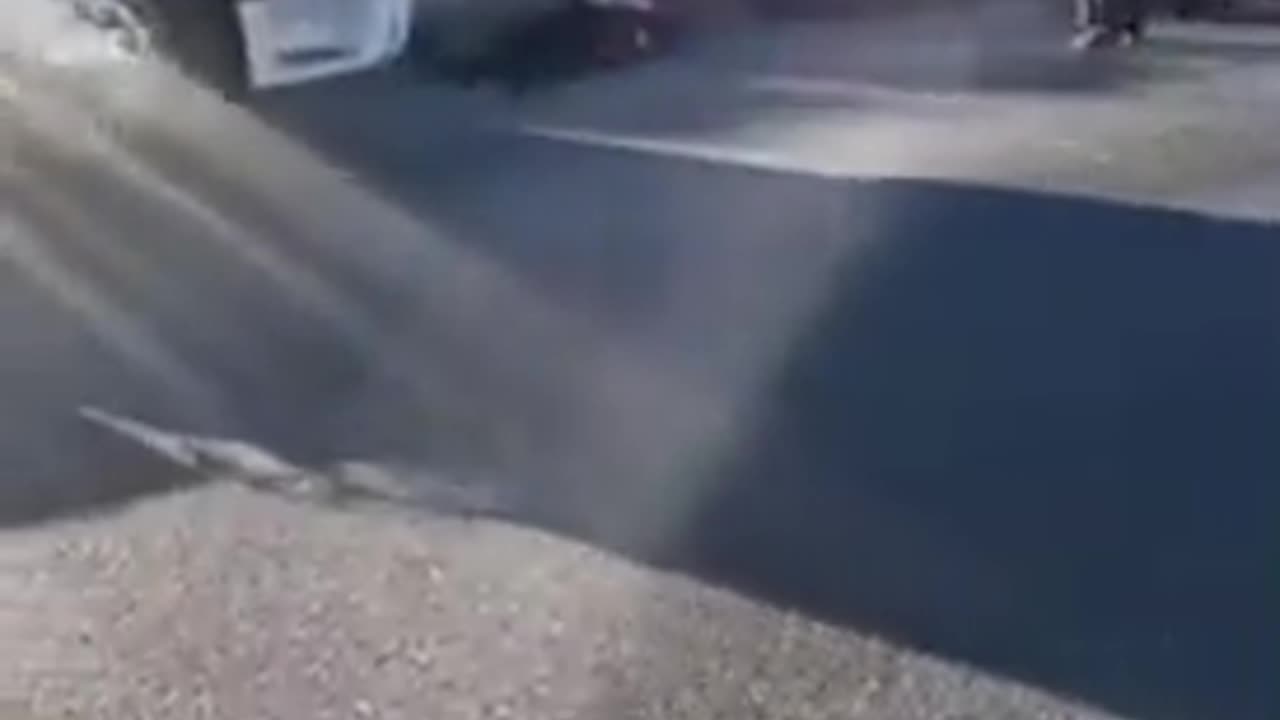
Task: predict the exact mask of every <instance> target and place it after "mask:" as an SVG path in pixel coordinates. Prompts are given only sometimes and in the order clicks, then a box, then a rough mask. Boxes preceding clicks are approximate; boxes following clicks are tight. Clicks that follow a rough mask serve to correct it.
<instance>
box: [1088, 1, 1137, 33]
mask: <svg viewBox="0 0 1280 720" xmlns="http://www.w3.org/2000/svg"><path fill="white" fill-rule="evenodd" d="M1075 4H1076V25H1078V26H1079V27H1091V26H1102V27H1109V28H1115V29H1129V30H1136V29H1140V28H1141V27H1142V25H1143V23H1144V22H1145V21H1146V17H1147V3H1146V0H1075Z"/></svg>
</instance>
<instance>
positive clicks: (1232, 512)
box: [0, 11, 1280, 720]
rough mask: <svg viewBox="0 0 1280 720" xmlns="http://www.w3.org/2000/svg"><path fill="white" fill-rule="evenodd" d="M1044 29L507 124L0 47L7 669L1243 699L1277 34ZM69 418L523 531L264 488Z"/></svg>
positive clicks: (928, 42) (1212, 708) (326, 709)
mask: <svg viewBox="0 0 1280 720" xmlns="http://www.w3.org/2000/svg"><path fill="white" fill-rule="evenodd" d="M1058 40H1059V38H1058V37H1057V32H1056V30H1054V29H1052V28H1049V27H1047V26H1044V25H1042V24H1040V21H1039V19H1038V18H1035V17H1033V16H1031V15H1027V16H1025V17H1017V18H1013V19H1011V16H1009V15H1008V14H1006V13H1005V12H1003V11H1001V12H994V11H993V12H990V13H978V14H976V15H972V16H966V19H964V20H961V19H959V18H957V17H954V16H952V17H946V16H939V15H924V16H919V17H911V18H905V19H893V18H885V19H877V20H876V21H874V22H870V21H868V22H865V23H863V24H845V25H842V24H831V23H829V24H826V25H821V26H818V25H798V26H793V27H788V28H779V27H769V28H756V29H744V30H743V31H741V32H735V33H732V34H729V35H726V36H724V37H719V38H714V39H710V40H708V41H706V42H705V43H700V44H698V45H696V46H693V47H689V48H686V49H685V50H684V51H683V53H682V54H681V55H680V56H678V57H675V58H672V59H671V60H669V61H666V62H662V63H658V64H654V65H651V66H648V67H644V68H637V69H635V70H631V71H627V72H625V73H621V74H616V75H612V76H607V77H599V78H593V79H588V80H585V81H582V82H578V83H575V84H572V85H570V86H566V87H563V88H559V89H556V90H554V91H549V92H547V93H546V94H541V95H535V96H532V97H530V98H528V99H525V100H523V101H518V102H517V101H513V100H510V99H507V98H503V97H501V96H499V95H497V94H493V93H489V92H487V91H483V90H482V91H477V92H473V93H460V92H457V91H454V90H450V89H447V88H441V87H433V86H424V85H422V84H421V83H420V82H416V81H415V80H414V79H413V78H412V77H410V73H409V71H408V70H406V71H404V72H401V73H397V74H391V75H388V76H383V77H375V78H366V79H362V80H358V81H352V82H349V83H340V84H336V85H331V86H328V87H316V88H312V89H308V90H305V91H299V92H293V93H289V94H284V95H280V96H277V97H274V98H271V99H268V100H264V101H262V102H260V103H258V104H257V105H256V106H254V107H251V108H245V109H236V108H231V107H228V106H226V105H225V104H223V103H221V102H219V101H217V100H216V99H214V98H211V97H209V96H208V95H207V94H206V93H203V92H202V91H200V90H199V89H195V88H189V87H185V86H183V85H182V84H181V83H179V82H177V81H175V80H174V79H173V78H169V77H166V76H164V75H163V74H157V75H155V76H154V77H153V76H152V74H150V73H139V74H128V75H127V77H126V75H125V74H124V73H123V72H122V71H120V70H119V68H116V67H114V66H113V65H111V64H110V63H105V64H96V63H86V62H71V61H64V62H63V64H62V65H60V66H58V67H50V66H49V65H48V64H47V63H40V62H34V61H33V60H32V59H31V53H30V47H25V48H24V50H23V52H17V53H14V54H12V55H8V54H7V55H6V56H5V60H4V74H3V75H2V76H0V99H2V100H3V112H4V124H3V128H4V130H3V131H4V138H3V139H4V144H3V147H2V148H0V149H2V150H3V152H4V157H5V164H4V166H3V168H4V175H3V176H2V180H0V182H3V184H4V190H5V191H4V193H3V195H2V197H3V200H2V202H3V205H0V207H2V208H3V216H0V217H3V223H4V224H3V226H0V229H2V234H0V238H3V241H2V243H0V253H3V255H2V257H3V258H4V262H3V264H0V271H2V272H4V274H5V279H4V282H3V283H0V288H2V289H0V293H3V295H4V297H3V299H0V323H2V327H3V328H4V329H5V331H4V332H3V333H0V343H3V346H2V347H0V385H2V386H3V388H4V397H5V399H6V410H7V412H6V413H5V415H4V418H3V423H4V424H3V427H2V428H0V454H3V463H2V466H3V467H4V468H5V479H6V482H5V484H4V492H5V497H4V502H3V508H4V512H5V521H6V524H7V525H8V526H9V528H10V529H8V530H6V531H5V533H6V536H7V537H6V541H5V548H4V551H3V556H4V557H3V561H2V562H0V568H3V572H4V573H5V579H4V580H3V582H4V583H5V585H6V588H7V590H6V594H7V595H9V596H11V597H12V600H10V601H9V602H8V603H7V607H4V608H3V609H2V610H0V632H4V633H7V634H8V635H7V636H8V637H12V638H13V640H12V642H10V643H9V644H8V645H7V647H13V648H21V650H18V651H15V652H11V653H10V657H11V660H10V666H9V667H8V668H6V667H5V665H3V664H0V690H8V691H9V695H12V696H13V697H14V698H15V702H17V701H22V705H23V706H24V709H22V710H19V711H15V712H27V713H28V714H29V715H31V716H33V717H37V718H43V717H55V716H56V717H67V716H69V717H121V718H125V717H139V716H145V713H155V714H160V715H161V716H167V717H272V716H275V717H285V718H292V717H325V716H328V717H340V718H348V717H423V716H430V717H459V718H463V717H503V716H508V717H572V718H596V717H626V716H636V717H664V718H670V717H715V716H716V714H717V713H718V714H719V715H721V716H724V717H739V716H744V717H750V716H752V714H753V713H754V715H755V716H759V717H771V718H773V717H777V718H781V717H830V718H845V717H861V718H910V717H920V718H926V717H927V718H937V717H947V718H965V717H1016V718H1032V717H1106V716H1107V715H1105V714H1104V713H1108V712H1114V713H1116V714H1118V715H1120V716H1126V717H1136V718H1143V719H1144V720H1145V719H1147V718H1150V719H1152V720H1163V719H1165V718H1178V719H1180V718H1200V717H1233V718H1269V717H1274V715H1275V713H1276V709H1277V702H1276V698H1275V696H1274V692H1273V691H1272V690H1271V689H1270V687H1271V685H1270V683H1269V682H1268V680H1269V678H1270V675H1269V674H1268V669H1269V668H1274V667H1275V663H1276V661H1277V658H1276V651H1275V649H1274V646H1273V644H1271V643H1268V642H1266V637H1265V633H1263V632H1261V629H1262V628H1266V627H1271V626H1274V614H1275V611H1274V608H1276V607H1280V597H1277V582H1276V576H1275V572H1274V568H1275V562H1276V559H1277V558H1276V555H1275V550H1274V548H1276V547H1280V544H1277V539H1278V538H1277V537H1276V533H1277V531H1276V528H1278V527H1280V522H1277V517H1276V515H1277V507H1278V505H1277V502H1276V493H1275V491H1274V490H1273V489H1272V488H1273V482H1272V480H1271V478H1272V477H1274V475H1275V471H1276V470H1277V469H1278V468H1280V456H1277V453H1276V451H1275V450H1274V449H1273V448H1274V443H1273V442H1272V440H1271V437H1270V436H1271V434H1272V432H1271V429H1272V428H1274V427H1276V426H1277V425H1278V423H1280V382H1278V380H1280V375H1278V374H1277V371H1276V369H1275V368H1277V367H1280V364H1277V362H1276V361H1277V360H1280V358H1277V357H1275V355H1276V353H1277V348H1280V344H1277V342H1276V340H1277V339H1280V338H1278V337H1277V329H1278V328H1277V323H1276V320H1275V313H1274V309H1275V307H1276V306H1277V305H1276V301H1277V300H1278V299H1280V298H1277V291H1276V290H1275V289H1274V288H1275V283H1274V278H1275V273H1276V270H1277V269H1278V265H1277V264H1278V262H1280V256H1278V255H1277V253H1280V250H1277V246H1276V245H1275V242H1274V241H1275V239H1276V230H1275V226H1274V224H1273V223H1274V213H1275V211H1274V208H1275V207H1276V205H1275V202H1274V198H1275V196H1276V193H1277V191H1280V134H1277V133H1276V132H1275V130H1276V129H1277V127H1276V125H1277V123H1276V121H1275V118H1277V117H1280V112H1277V110H1280V84H1277V83H1276V82H1275V80H1274V78H1272V76H1273V75H1274V74H1275V70H1276V69H1277V67H1278V66H1280V34H1277V33H1276V32H1274V31H1271V30H1268V29H1266V28H1248V27H1208V26H1193V27H1181V28H1161V29H1159V30H1158V32H1157V33H1156V36H1155V38H1154V39H1153V42H1152V44H1151V46H1150V47H1149V48H1147V49H1144V50H1143V51H1142V52H1141V53H1138V54H1135V55H1133V56H1110V57H1101V58H1095V59H1083V58H1079V57H1076V56H1072V55H1069V54H1066V53H1065V52H1063V51H1061V50H1060V43H1059V42H1058ZM37 47H39V44H38V43H37ZM68 53H69V51H68ZM60 57H61V56H60ZM46 59H47V58H46ZM357 98H358V99H359V102H356V101H355V100H354V99H357ZM85 406H92V407H96V408H102V409H105V410H108V411H110V412H113V413H118V414H120V415H122V416H127V417H132V418H137V419H139V420H142V421H145V422H147V423H150V424H152V425H155V426H157V427H160V428H164V429H167V430H172V431H178V432H185V433H194V434H197V435H209V436H219V437H229V438H235V439H239V440H243V441H246V442H249V443H252V444H254V445H256V446H258V447H260V448H263V449H266V450H269V451H271V452H273V453H276V454H278V455H280V456H282V457H284V458H287V459H288V460H289V461H291V462H294V463H297V464H299V465H301V466H305V467H307V468H311V469H314V471H315V472H317V473H322V474H323V473H332V472H337V471H338V469H340V468H342V467H350V464H351V463H353V462H358V463H364V464H372V465H375V466H377V467H380V468H383V469H385V470H387V471H388V472H389V473H390V474H391V475H393V476H394V477H395V478H396V479H397V481H398V482H400V483H401V484H402V485H408V486H414V485H432V484H438V483H452V484H458V485H462V486H466V487H478V488H483V489H484V490H485V492H484V493H482V494H483V496H484V497H486V498H489V500H486V503H489V505H488V507H489V509H495V508H496V511H497V512H496V514H498V515H501V516H503V517H504V518H506V520H503V521H496V520H481V519H470V520H468V519H465V518H462V519H459V518H454V517H451V516H441V515H440V514H439V513H432V512H430V511H424V510H423V509H422V508H420V507H417V506H410V505H405V504H397V503H395V502H389V501H374V502H368V503H360V504H357V505H356V506H343V507H334V506H329V505H325V504H318V503H314V502H306V501H302V502H298V501H293V500H289V499H288V498H283V497H275V496H272V495H269V494H261V493H255V492H251V491H250V490H249V489H248V488H246V487H245V486H244V485H243V484H240V483H237V482H236V480H237V478H236V477H234V475H235V474H234V473H231V474H230V476H229V475H228V474H227V473H221V474H219V473H214V474H213V475H212V476H211V475H210V474H209V473H187V472H182V471H180V470H179V469H177V468H175V467H173V466H171V465H169V464H167V463H165V462H162V461H161V460H160V459H158V458H155V457H152V456H151V455H149V454H147V453H146V452H144V451H142V450H141V449H139V448H138V447H136V446H134V445H131V444H129V443H125V442H121V441H120V439H119V438H116V437H113V436H111V435H109V434H107V433H103V432H102V431H101V429H99V428H95V427H93V426H91V425H89V424H87V423H85V422H83V420H82V419H81V417H80V416H79V415H78V414H77V410H78V409H80V408H82V407H85ZM508 520H514V521H515V524H514V525H512V524H509V523H508V522H507V521H508ZM522 525H523V526H525V527H523V528H521V527H520V526H522ZM557 538H558V539H557ZM37 617H38V618H39V623H35V624H33V623H34V618H37ZM31 698H34V701H33V702H26V701H27V700H29V699H31ZM95 703H97V705H95ZM15 707H18V706H17V705H15Z"/></svg>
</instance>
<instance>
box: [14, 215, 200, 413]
mask: <svg viewBox="0 0 1280 720" xmlns="http://www.w3.org/2000/svg"><path fill="white" fill-rule="evenodd" d="M17 217H18V216H17V214H16V213H13V212H11V211H8V210H6V211H5V217H4V218H3V224H0V257H3V258H4V259H5V260H7V261H9V262H11V263H13V264H14V265H16V266H17V267H18V268H19V269H20V270H21V271H22V272H23V273H24V274H25V275H26V276H27V277H28V278H29V279H31V280H32V281H34V282H35V283H36V284H37V285H38V286H39V287H41V288H43V289H44V290H45V291H46V292H48V293H49V294H50V295H51V296H52V297H53V298H54V299H55V300H56V301H57V302H58V303H59V304H61V305H62V306H63V307H64V308H65V309H67V310H69V311H71V312H73V313H75V314H77V315H79V316H81V317H82V318H83V319H84V321H85V324H86V326H87V327H89V328H90V329H91V330H92V331H93V332H94V333H95V334H96V335H97V336H98V338H99V339H100V340H101V341H102V342H104V343H105V344H106V345H107V346H108V347H111V348H112V349H113V350H115V351H116V352H117V353H119V354H120V355H121V356H122V357H124V358H126V359H128V360H129V361H131V362H133V363H136V364H137V366H138V367H139V368H141V369H142V370H144V371H145V372H148V373H152V374H154V375H155V377H157V378H158V379H160V380H161V382H163V383H165V384H166V385H167V386H169V387H170V388H172V389H174V390H176V391H178V392H180V393H181V394H182V395H183V396H185V397H186V398H187V400H188V403H189V404H190V405H192V406H193V407H192V409H196V408H199V407H204V408H211V407H216V405H217V400H216V399H215V397H214V396H213V394H212V393H211V392H210V391H209V389H208V388H207V387H204V385H203V383H202V381H201V380H200V379H199V378H198V376H197V375H196V374H195V373H194V372H193V371H192V370H191V368H189V367H188V366H186V365H185V364H184V363H183V362H182V361H181V360H180V359H179V358H177V357H175V356H174V355H173V354H172V353H170V352H169V350H168V349H167V348H166V347H165V346H164V344H163V343H162V342H161V341H160V340H159V339H158V338H156V337H155V336H154V335H153V334H152V333H151V332H150V331H149V330H148V329H147V328H146V327H144V326H143V325H141V324H140V323H138V322H136V321H135V319H134V318H133V317H131V316H130V314H129V313H127V312H124V311H122V310H121V309H120V308H119V307H117V306H115V305H114V304H113V303H111V302H110V301H109V300H108V299H107V298H106V297H104V296H103V295H102V294H101V293H99V292H97V291H96V290H95V289H94V288H93V287H92V286H91V285H90V283H89V282H87V281H86V280H85V279H84V278H83V277H81V276H80V275H79V274H77V273H76V272H75V271H73V270H71V269H70V268H68V267H67V266H66V265H65V264H63V263H62V262H61V261H59V260H58V259H57V258H55V257H53V256H52V255H51V254H50V253H48V252H46V251H45V250H44V249H42V248H41V247H40V246H39V245H38V244H36V243H35V242H32V238H35V237H38V236H37V234H36V233H35V232H34V229H33V228H31V227H23V226H22V225H20V224H19V221H18V219H17ZM192 401H196V402H192Z"/></svg>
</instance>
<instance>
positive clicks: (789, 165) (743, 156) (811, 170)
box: [514, 125, 852, 180]
mask: <svg viewBox="0 0 1280 720" xmlns="http://www.w3.org/2000/svg"><path fill="white" fill-rule="evenodd" d="M514 132H515V134H517V135H521V136H523V137H528V138H534V139H537V140H548V141H552V142H562V143H570V144H574V145H582V146H584V147H595V148H604V149H609V150H621V151H624V152H632V153H637V154H646V155H659V156H663V157H675V158H683V159H691V160H700V161H703V162H707V163H715V164H719V165H736V166H738V167H744V168H749V169H753V170H766V171H770V172H785V173H799V174H806V175H813V176H816V177H822V178H829V179H834V180H839V179H844V178H848V177H852V173H850V172H848V171H846V170H844V169H842V168H840V167H838V166H835V165H831V166H823V165H820V164H815V163H813V162H811V161H805V162H800V161H799V160H797V159H796V158H794V157H792V156H789V155H787V154H783V153H775V152H769V151H766V150H760V149H758V148H745V147H731V146H726V145H711V144H707V143H703V142H691V141H687V140H670V139H654V138H641V137H635V136H629V135H621V134H618V133H611V132H601V131H599V130H588V129H580V128H564V127H552V126H546V125H520V126H517V127H516V128H514Z"/></svg>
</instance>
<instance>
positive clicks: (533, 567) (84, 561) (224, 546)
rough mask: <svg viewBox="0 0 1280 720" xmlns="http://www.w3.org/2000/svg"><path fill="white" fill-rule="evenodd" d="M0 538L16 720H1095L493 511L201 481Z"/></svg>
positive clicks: (9, 696) (5, 674)
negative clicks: (382, 503)
mask: <svg viewBox="0 0 1280 720" xmlns="http://www.w3.org/2000/svg"><path fill="white" fill-rule="evenodd" d="M3 547H4V558H3V563H2V564H0V583H3V586H4V587H5V588H7V589H12V588H21V589H22V591H21V592H18V593H16V594H15V593H11V592H8V591H6V605H7V606H8V607H7V608H5V612H3V613H0V642H3V643H4V646H5V648H6V654H5V658H6V659H5V660H3V661H0V688H2V689H3V690H4V692H5V694H4V695H3V696H2V697H0V701H3V702H7V703H8V705H7V706H6V707H7V708H18V709H20V710H19V711H20V712H25V713H26V714H25V715H22V714H17V715H15V714H13V713H12V712H11V713H9V714H6V718H10V717H12V718H14V720H27V719H28V718H29V719H30V720H45V719H50V720H52V719H53V718H85V719H88V718H97V719H102V720H114V719H117V718H118V719H119V720H133V719H136V718H140V717H148V718H244V717H254V718H304V717H309V718H344V719H346V718H375V717H376V718H388V719H389V718H406V719H410V718H423V717H431V718H442V719H444V720H452V719H454V718H459V719H461V718H481V717H487V718H506V717H509V718H575V719H576V718H583V719H585V718H606V717H608V718H663V719H673V718H690V719H691V720H692V719H694V718H743V717H745V718H750V717H760V718H832V719H835V718H849V719H855V718H856V719H865V720H888V719H890V718H892V719H894V720H899V719H902V720H912V719H916V718H919V719H920V720H925V719H926V718H928V719H935V718H957V719H958V718H1008V719H1010V720H1014V719H1022V718H1026V719H1027V720H1030V719H1031V718H1037V719H1040V718H1064V719H1065V718H1103V717H1107V716H1106V715H1103V714H1102V713H1099V712H1095V711H1091V710H1088V709H1086V708H1084V707H1081V706H1079V705H1076V704H1073V703H1070V702H1066V701H1063V700H1059V699H1054V698H1051V697H1048V696H1045V695H1044V694H1042V693H1039V692H1036V691H1032V690H1028V689H1025V688H1022V687H1019V686H1017V685H1016V684H1014V683H1011V682H1009V681H1005V680H998V679H993V678H991V677H987V676H985V675H983V674H981V673H979V672H976V671H973V670H970V669H967V668H965V667H961V666H957V665H953V664H948V663H944V662H940V661H937V660H933V659H929V658H927V657H924V656H921V655H919V654H916V653H913V652H908V651H904V650H901V649H898V648H895V647H893V646H892V645H890V644H888V643H886V642H883V641H881V640H879V639H877V638H874V637H868V636H864V635H860V634H858V633H854V632H850V631H845V630H838V629H835V628H832V627H827V626H824V625H822V624H819V623H816V622H812V621H809V620H806V619H803V618H801V617H798V616H795V615H792V614H788V613H784V612H781V611H778V610H776V609H771V608H768V607H765V606H761V605H759V604H756V603H753V602H750V601H748V600H744V599H742V598H741V597H737V596H735V595H732V594H729V593H726V592H722V591H719V590H715V589H712V588H709V587H706V586H703V585H700V584H698V583H695V582H691V581H689V580H686V579H684V578H682V577H678V576H674V575H669V574H664V573H660V572H657V571H654V570H650V569H647V568H644V567H640V566H636V565H634V564H632V563H629V562H627V561H625V560H621V559H618V558H616V557H612V556H610V555H608V554H605V553H602V552H600V551H597V550H593V549H591V548H589V547H586V546H583V545H579V544H576V543H573V542H569V541H565V540H562V539H557V538H555V537H552V536H549V535H546V534H542V533H538V532H534V531H530V530H525V529H520V528H517V527H513V526H509V525H505V524H502V523H497V522H492V521H478V520H460V519H456V518H449V517H443V516H431V515H424V514H409V513H401V512H395V511H391V510H388V509H386V508H381V509H379V508H375V507H368V508H364V509H349V510H331V509H323V508H317V507H315V506H313V505H307V504H298V503H294V502H290V501H288V500H285V499H281V498H279V497H276V496H272V495H267V494H263V493H259V492H255V491H252V490H248V489H246V488H244V487H242V486H239V485H237V484H234V483H215V484H212V485H208V486H206V487H203V488H200V489H195V490H189V491H185V492H181V493H175V494H172V495H169V496H165V497H158V498H153V499H151V500H148V501H145V502H141V503H138V504H136V505H134V506H133V507H130V508H128V509H126V510H124V511H123V512H120V513H117V514H113V515H110V516H102V517H98V518H90V519H84V520H78V521H64V522H60V523H57V524H53V525H49V526H45V527H41V528H32V529H26V530H19V531H7V532H6V533H5V535H4V537H3ZM33 622H34V623H35V624H33ZM23 699H29V701H30V702H29V704H28V706H26V707H24V703H23V702H22V700H23Z"/></svg>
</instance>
